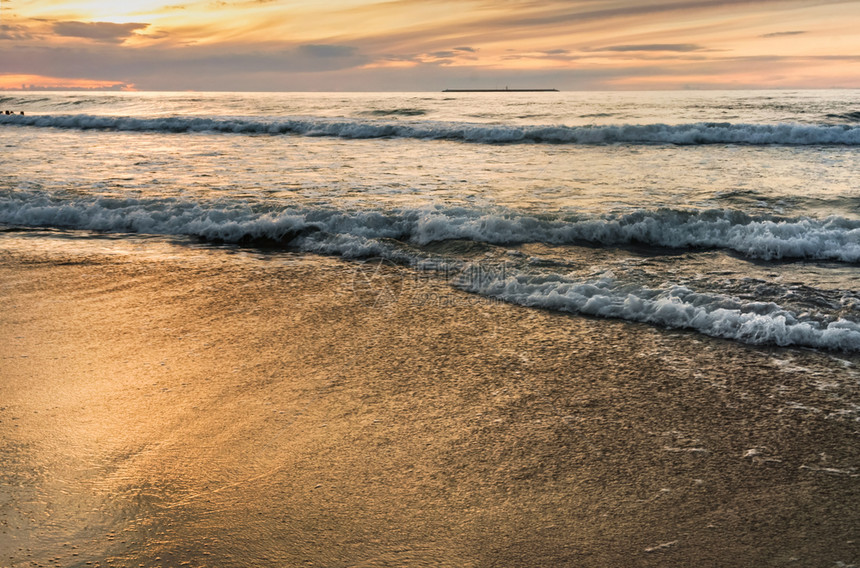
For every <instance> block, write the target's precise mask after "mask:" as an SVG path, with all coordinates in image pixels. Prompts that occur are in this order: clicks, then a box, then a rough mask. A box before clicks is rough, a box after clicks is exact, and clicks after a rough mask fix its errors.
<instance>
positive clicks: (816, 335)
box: [461, 274, 860, 351]
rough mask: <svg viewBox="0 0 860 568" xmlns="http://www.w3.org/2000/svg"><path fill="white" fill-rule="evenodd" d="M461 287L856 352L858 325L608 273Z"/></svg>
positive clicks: (543, 304) (763, 340) (526, 301)
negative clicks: (631, 282) (657, 286)
mask: <svg viewBox="0 0 860 568" xmlns="http://www.w3.org/2000/svg"><path fill="white" fill-rule="evenodd" d="M461 287H462V288H464V289H466V290H468V291H470V292H474V293H477V294H481V295H484V296H489V297H493V298H497V299H500V300H504V301H507V302H512V303H515V304H520V305H523V306H529V307H538V308H544V309H550V310H555V311H564V312H573V313H579V314H586V315H591V316H598V317H606V318H613V319H623V320H627V321H635V322H642V323H651V324H656V325H659V326H662V327H669V328H680V329H691V330H695V331H698V332H700V333H704V334H705V335H710V336H712V337H721V338H725V339H733V340H736V341H741V342H743V343H750V344H753V345H779V346H799V347H812V348H820V349H831V350H841V351H860V324H858V323H856V322H853V321H849V320H846V319H842V318H840V319H837V320H835V321H816V320H814V319H811V318H806V319H804V318H801V317H799V316H798V315H796V314H794V313H792V312H791V311H789V310H786V309H783V308H782V307H781V306H779V305H778V304H776V303H773V302H741V301H739V300H737V299H735V298H732V297H729V296H725V295H722V294H714V293H700V292H695V291H693V290H690V289H689V288H687V287H684V286H667V287H666V288H664V289H653V288H646V287H632V288H631V286H630V285H629V284H625V283H623V282H620V281H617V280H615V279H614V278H613V277H612V276H611V275H608V276H605V277H602V278H598V279H594V280H590V281H575V280H572V279H570V278H569V277H566V276H563V275H558V274H545V275H526V274H515V275H511V276H507V277H504V278H498V279H495V280H492V281H489V282H480V283H479V282H470V283H466V284H465V285H463V286H461Z"/></svg>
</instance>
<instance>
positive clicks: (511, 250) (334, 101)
mask: <svg viewBox="0 0 860 568" xmlns="http://www.w3.org/2000/svg"><path fill="white" fill-rule="evenodd" d="M858 95H860V93H858V92H855V91H730V92H729V91H726V92H716V91H715V92H656V93H457V94H452V93H356V94H341V93H284V94H271V93H266V94H246V93H208V94H207V93H91V92H51V93H30V92H28V93H4V94H2V96H0V110H5V109H9V110H11V111H14V112H15V113H16V114H13V115H5V114H3V115H0V147H2V169H0V228H2V231H3V234H4V235H6V236H7V237H8V236H14V237H15V238H28V239H32V242H33V243H34V245H36V244H38V242H39V241H40V240H41V241H43V242H45V241H46V240H47V239H56V238H57V236H58V235H62V236H63V237H64V238H66V239H67V242H72V243H74V242H75V239H84V238H86V239H92V238H93V237H100V236H105V237H110V238H111V239H124V238H128V239H133V238H140V237H141V236H144V235H145V236H147V238H152V239H166V240H169V241H171V242H173V243H179V244H181V245H182V246H189V247H199V246H212V247H224V248H227V249H229V248H231V247H232V248H235V247H249V248H252V249H258V250H261V251H265V252H266V254H278V252H279V251H285V252H290V253H292V254H295V253H297V252H298V253H306V254H325V255H336V256H340V257H343V258H344V259H347V260H348V261H349V262H355V263H356V264H357V265H360V264H363V265H366V264H367V262H368V261H373V262H384V263H386V264H391V265H392V266H396V267H398V268H399V269H401V270H404V271H406V272H407V273H408V274H412V275H414V276H415V277H416V278H418V277H424V276H427V275H431V276H432V277H434V278H443V279H444V280H445V281H446V283H447V284H448V285H450V286H451V287H455V288H459V289H463V290H466V291H469V292H472V293H473V294H474V297H475V298H477V299H486V300H488V301H490V300H493V301H498V300H500V301H505V302H512V303H516V304H521V305H525V306H531V307H534V308H536V309H537V308H540V309H547V310H557V311H562V312H570V313H574V314H582V315H586V316H594V317H598V318H612V319H621V320H628V321H636V322H646V323H649V324H653V325H654V326H658V327H663V328H679V329H689V330H694V331H696V332H699V333H703V334H706V335H710V336H714V337H721V338H726V339H729V340H735V341H739V342H743V343H748V344H753V345H763V346H773V345H778V346H792V347H798V348H815V349H822V350H826V351H830V352H837V353H838V352H845V353H847V352H856V351H860V289H858V284H857V282H858V280H857V276H858V265H860V102H858V100H860V99H858ZM21 111H23V112H24V114H23V115H21V114H17V113H19V112H21ZM467 309H468V307H467Z"/></svg>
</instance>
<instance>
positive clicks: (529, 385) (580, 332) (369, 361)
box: [0, 239, 860, 567]
mask: <svg viewBox="0 0 860 568" xmlns="http://www.w3.org/2000/svg"><path fill="white" fill-rule="evenodd" d="M0 247H2V248H3V253H2V254H0V329H2V340H0V466H1V467H0V566H15V567H19V566H103V567H104V566H145V567H151V566H152V567H154V566H209V567H232V566H329V567H335V566H337V567H340V566H343V567H346V566H366V567H370V566H456V567H472V566H474V567H489V566H498V567H517V566H522V567H534V566H576V567H587V566H607V567H610V566H613V567H614V566H693V565H699V566H836V565H838V564H837V563H840V562H841V563H843V564H842V565H851V564H855V563H860V422H858V416H860V413H858V409H860V406H858V404H860V394H858V388H860V387H858V385H860V370H858V364H860V358H858V357H850V356H846V355H837V356H833V355H832V354H822V353H815V352H811V351H800V350H783V349H777V348H757V347H749V346H743V345H740V344H737V343H733V342H729V341H722V340H714V339H710V338H707V337H703V336H701V335H697V334H694V333H688V332H683V331H670V330H661V329H657V328H653V327H649V326H646V325H638V324H630V323H625V322H620V321H606V320H598V319H588V318H582V317H576V316H571V315H564V314H556V313H550V312H545V311H539V310H534V309H528V308H522V307H518V306H511V305H506V304H499V303H494V302H491V301H489V300H486V299H482V298H478V297H475V296H470V295H468V294H465V293H461V292H458V291H454V290H452V289H450V288H448V287H447V286H445V285H444V284H443V283H441V282H434V281H432V280H431V279H427V278H422V279H420V280H418V279H414V278H412V277H411V276H410V274H409V273H408V272H407V271H405V270H404V269H398V268H392V267H388V266H385V265H382V266H377V267H373V266H372V265H360V266H364V267H368V266H370V267H371V268H373V271H372V272H366V271H365V272H358V273H357V272H356V266H357V265H356V264H350V263H348V262H344V261H341V260H336V259H330V258H321V257H308V256H303V257H298V256H290V255H269V256H264V255H254V254H234V253H229V252H227V251H223V250H206V249H201V250H194V249H189V248H188V247H171V246H168V245H163V244H152V243H146V242H141V243H138V244H136V245H134V246H132V245H130V244H128V243H122V244H111V243H107V242H105V243H101V244H97V245H86V246H84V245H83V244H80V243H79V244H78V245H75V246H47V247H43V248H41V249H39V248H37V247H33V246H31V244H30V243H28V242H26V239H21V240H15V239H7V240H6V241H4V242H3V243H0ZM380 290H382V291H383V292H386V291H387V292H390V294H388V293H387V292H386V293H383V294H381V295H378V294H377V293H378V292H379V291H380ZM375 294H377V295H375Z"/></svg>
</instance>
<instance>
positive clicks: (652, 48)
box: [589, 43, 704, 53]
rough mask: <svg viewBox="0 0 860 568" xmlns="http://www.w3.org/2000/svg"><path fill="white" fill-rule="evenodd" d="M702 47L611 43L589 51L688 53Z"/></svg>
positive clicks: (679, 44)
mask: <svg viewBox="0 0 860 568" xmlns="http://www.w3.org/2000/svg"><path fill="white" fill-rule="evenodd" d="M702 49H704V48H703V47H702V46H700V45H696V44H694V43H648V44H641V45H610V46H608V47H601V48H598V49H591V50H589V51H679V52H682V53H686V52H689V51H699V50H702Z"/></svg>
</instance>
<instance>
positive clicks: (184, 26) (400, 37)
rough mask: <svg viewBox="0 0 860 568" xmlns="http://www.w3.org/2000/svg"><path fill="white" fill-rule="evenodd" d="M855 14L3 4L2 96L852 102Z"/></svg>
mask: <svg viewBox="0 0 860 568" xmlns="http://www.w3.org/2000/svg"><path fill="white" fill-rule="evenodd" d="M858 23H860V0H852V1H837V0H804V1H793V0H760V1H753V2H750V1H740V0H724V1H711V0H540V1H538V0H495V1H489V0H486V1H485V0H457V1H453V0H384V1H373V0H334V1H329V2H322V1H313V0H199V1H198V0H191V1H183V0H164V1H159V0H110V1H108V0H0V53H2V58H0V88H4V89H20V88H22V86H25V87H26V88H111V89H137V90H218V91H222V90H243V91H305V90H313V91H424V90H429V91H438V90H440V89H443V88H446V87H447V88H497V87H501V88H504V87H505V86H510V87H511V88H522V87H555V88H559V89H562V90H580V89H607V90H608V89H627V90H631V89H686V88H694V89H707V88H832V87H848V88H860V33H858V31H857V26H858Z"/></svg>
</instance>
